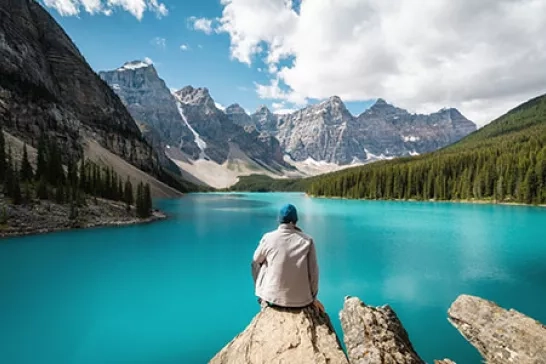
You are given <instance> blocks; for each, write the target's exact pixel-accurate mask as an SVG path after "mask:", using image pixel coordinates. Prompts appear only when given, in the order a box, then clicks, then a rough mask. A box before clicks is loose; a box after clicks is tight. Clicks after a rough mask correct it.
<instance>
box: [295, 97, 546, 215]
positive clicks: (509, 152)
mask: <svg viewBox="0 0 546 364" xmlns="http://www.w3.org/2000/svg"><path fill="white" fill-rule="evenodd" d="M308 182H309V183H308V185H307V186H306V188H305V189H306V192H307V193H309V194H311V195H313V196H324V197H344V198H359V199H403V200H409V199H415V200H491V201H497V202H520V203H526V204H545V203H546V96H541V97H537V98H535V99H533V100H530V101H528V102H526V103H525V104H522V105H520V106H518V107H517V108H515V109H513V110H511V111H510V112H508V113H507V114H505V115H503V116H502V117H500V118H498V119H497V120H495V121H493V122H492V123H491V124H489V125H487V126H485V127H484V128H482V129H480V130H478V131H476V132H474V133H472V134H471V135H469V136H468V137H466V138H464V139H462V140H461V141H459V142H458V143H455V144H453V145H451V146H449V147H447V148H444V149H442V150H440V151H437V152H433V153H430V154H426V155H423V156H419V157H413V158H401V159H397V160H392V161H385V162H378V163H373V164H369V165H366V166H362V167H356V168H351V169H346V170H343V171H340V172H335V173H332V174H328V175H324V176H321V177H319V178H315V179H313V180H312V181H308Z"/></svg>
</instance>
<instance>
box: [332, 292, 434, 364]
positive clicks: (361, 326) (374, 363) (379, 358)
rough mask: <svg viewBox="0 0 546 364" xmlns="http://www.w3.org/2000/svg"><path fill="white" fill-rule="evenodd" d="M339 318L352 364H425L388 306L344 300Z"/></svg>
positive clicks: (352, 299)
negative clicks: (374, 305)
mask: <svg viewBox="0 0 546 364" xmlns="http://www.w3.org/2000/svg"><path fill="white" fill-rule="evenodd" d="M339 316H340V319H341V325H342V327H343V334H344V341H345V346H346V347H347V354H348V356H349V361H350V362H351V364H424V361H423V360H422V359H421V358H420V357H419V355H417V353H416V352H415V350H414V349H413V346H412V344H411V342H410V339H409V336H408V333H407V332H406V330H405V329H404V326H403V325H402V323H401V322H400V320H399V319H398V317H397V316H396V313H395V312H394V311H393V309H392V308H390V307H389V306H387V305H385V306H381V307H372V306H368V305H366V304H365V303H364V302H362V301H361V300H359V299H358V298H356V297H347V298H345V303H344V305H343V310H342V311H341V312H340V315H339Z"/></svg>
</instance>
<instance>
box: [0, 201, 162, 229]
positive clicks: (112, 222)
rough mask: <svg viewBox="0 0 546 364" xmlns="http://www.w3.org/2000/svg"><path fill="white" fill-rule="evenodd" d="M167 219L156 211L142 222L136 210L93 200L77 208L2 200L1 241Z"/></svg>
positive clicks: (0, 209)
mask: <svg viewBox="0 0 546 364" xmlns="http://www.w3.org/2000/svg"><path fill="white" fill-rule="evenodd" d="M166 217H167V216H166V215H165V214H164V213H162V212H160V211H154V212H153V214H152V216H150V217H148V218H146V219H141V218H138V217H136V216H135V213H134V208H133V209H132V211H130V212H127V210H126V207H125V204H123V203H120V202H114V201H110V200H105V199H100V198H97V199H96V201H95V200H94V199H92V198H91V199H89V200H88V201H87V204H86V205H85V206H81V207H75V208H72V207H71V206H70V205H67V204H63V205H60V204H57V203H54V202H52V201H33V202H32V203H29V204H24V205H12V204H8V201H7V200H6V199H3V198H0V238H7V237H15V236H24V235H35V234H44V233H50V232H56V231H62V230H70V229H83V228H92V227H99V226H124V225H134V224H143V223H150V222H153V221H157V220H161V219H165V218H166Z"/></svg>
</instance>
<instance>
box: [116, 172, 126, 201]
mask: <svg viewBox="0 0 546 364" xmlns="http://www.w3.org/2000/svg"><path fill="white" fill-rule="evenodd" d="M117 200H118V201H124V200H125V195H124V194H123V183H122V182H121V177H120V178H119V179H118V198H117Z"/></svg>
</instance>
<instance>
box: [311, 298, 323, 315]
mask: <svg viewBox="0 0 546 364" xmlns="http://www.w3.org/2000/svg"><path fill="white" fill-rule="evenodd" d="M313 306H314V307H315V308H316V309H317V310H319V311H320V312H326V311H325V309H324V305H323V304H322V303H320V301H319V300H317V299H315V300H314V301H313Z"/></svg>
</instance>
